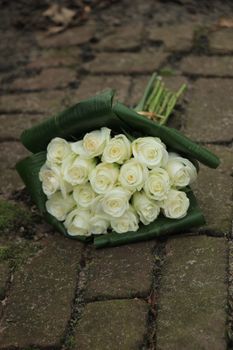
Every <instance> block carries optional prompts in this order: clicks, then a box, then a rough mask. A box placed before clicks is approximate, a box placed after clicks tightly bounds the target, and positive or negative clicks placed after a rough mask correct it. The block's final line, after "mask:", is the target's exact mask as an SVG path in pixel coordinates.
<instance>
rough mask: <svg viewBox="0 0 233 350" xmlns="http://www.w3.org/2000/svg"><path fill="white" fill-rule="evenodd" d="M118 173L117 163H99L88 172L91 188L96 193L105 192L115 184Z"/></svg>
mask: <svg viewBox="0 0 233 350" xmlns="http://www.w3.org/2000/svg"><path fill="white" fill-rule="evenodd" d="M118 175H119V166H118V165H117V164H109V163H100V164H98V165H97V166H96V167H95V168H94V169H93V170H92V171H91V172H90V174H89V180H90V183H91V186H92V188H93V190H94V191H95V192H96V193H98V194H105V193H106V192H108V191H110V190H111V189H112V188H113V186H114V185H115V184H116V182H117V179H118Z"/></svg>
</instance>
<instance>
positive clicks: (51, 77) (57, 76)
mask: <svg viewBox="0 0 233 350" xmlns="http://www.w3.org/2000/svg"><path fill="white" fill-rule="evenodd" d="M75 79H76V73H75V71H74V70H73V69H70V68H47V69H44V70H42V71H41V73H39V74H37V75H35V76H32V77H28V78H18V79H16V80H15V81H14V82H13V83H12V84H11V87H10V89H12V90H22V91H24V90H29V91H30V90H42V89H53V88H57V87H60V88H64V87H66V86H67V85H68V84H69V83H71V82H73V81H75Z"/></svg>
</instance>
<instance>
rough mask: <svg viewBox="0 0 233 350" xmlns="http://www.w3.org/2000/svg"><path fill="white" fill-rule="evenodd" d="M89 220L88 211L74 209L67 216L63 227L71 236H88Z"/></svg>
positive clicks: (89, 233)
mask: <svg viewBox="0 0 233 350" xmlns="http://www.w3.org/2000/svg"><path fill="white" fill-rule="evenodd" d="M90 219H91V213H90V211H89V210H86V209H81V208H76V209H74V210H73V211H72V212H70V213H69V214H68V215H67V218H66V221H65V222H64V225H65V227H66V229H67V232H68V234H69V235H71V236H90V235H91V232H90V225H89V222H90Z"/></svg>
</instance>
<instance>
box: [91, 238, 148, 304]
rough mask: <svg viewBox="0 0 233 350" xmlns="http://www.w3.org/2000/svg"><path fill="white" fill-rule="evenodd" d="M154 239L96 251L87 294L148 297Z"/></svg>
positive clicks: (108, 296)
mask: <svg viewBox="0 0 233 350" xmlns="http://www.w3.org/2000/svg"><path fill="white" fill-rule="evenodd" d="M154 246H155V242H153V241H151V242H142V243H137V244H131V245H125V246H122V247H115V248H108V249H102V250H96V251H93V259H92V261H91V263H90V266H89V273H88V281H87V286H86V292H85V298H86V299H88V300H90V299H91V300H93V299H98V298H108V299H109V298H128V297H134V296H135V295H136V296H143V297H146V296H148V295H149V293H150V289H151V284H152V273H153V267H154V254H153V248H154Z"/></svg>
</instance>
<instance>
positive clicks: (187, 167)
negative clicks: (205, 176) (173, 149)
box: [165, 153, 197, 187]
mask: <svg viewBox="0 0 233 350" xmlns="http://www.w3.org/2000/svg"><path fill="white" fill-rule="evenodd" d="M165 169H166V171H167V172H168V174H169V176H170V179H171V183H172V185H173V186H177V187H185V186H187V185H189V184H191V183H193V182H194V181H195V180H196V178H197V170H196V168H195V166H194V165H193V163H192V162H190V160H188V159H186V158H183V157H180V156H179V155H178V154H176V153H169V158H168V162H167V164H166V166H165Z"/></svg>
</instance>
